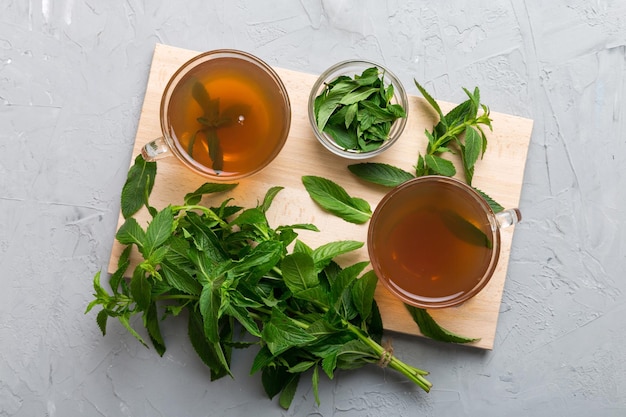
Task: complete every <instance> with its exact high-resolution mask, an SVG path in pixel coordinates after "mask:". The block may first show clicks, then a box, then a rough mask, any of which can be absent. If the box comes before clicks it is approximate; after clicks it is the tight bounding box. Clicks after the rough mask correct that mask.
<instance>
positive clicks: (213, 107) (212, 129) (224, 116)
mask: <svg viewBox="0 0 626 417" xmlns="http://www.w3.org/2000/svg"><path fill="white" fill-rule="evenodd" d="M191 95H192V97H193V98H194V100H195V101H196V102H197V103H198V105H199V106H200V108H201V109H202V111H203V115H202V116H200V117H198V118H197V121H198V123H200V124H201V125H202V128H200V129H198V130H196V132H195V133H194V134H193V135H192V137H191V139H190V140H189V144H188V145H187V153H188V154H189V156H191V157H192V158H193V153H194V147H195V145H196V140H197V138H198V135H201V136H203V137H204V138H205V140H206V149H207V151H208V154H209V157H210V158H211V161H212V168H213V170H215V171H217V172H220V171H222V170H223V169H224V152H223V151H222V144H221V142H220V138H219V135H218V130H219V128H221V127H225V126H230V125H232V124H233V123H235V122H236V121H237V122H240V121H241V120H242V118H243V119H245V115H246V114H247V113H248V112H249V110H250V108H249V106H246V105H243V104H235V105H232V106H229V107H227V108H226V109H224V110H223V111H222V112H220V99H219V98H211V96H210V94H209V92H208V91H207V90H206V88H205V86H204V84H202V83H201V82H199V81H195V82H194V83H193V85H192V87H191Z"/></svg>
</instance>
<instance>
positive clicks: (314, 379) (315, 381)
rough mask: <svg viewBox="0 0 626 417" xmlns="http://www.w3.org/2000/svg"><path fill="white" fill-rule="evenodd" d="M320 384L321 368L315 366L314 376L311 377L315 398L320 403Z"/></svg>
mask: <svg viewBox="0 0 626 417" xmlns="http://www.w3.org/2000/svg"><path fill="white" fill-rule="evenodd" d="M319 384H320V370H319V367H318V366H315V368H313V376H312V377H311V385H312V387H313V397H314V398H315V403H316V404H317V405H318V406H319V405H320V393H319Z"/></svg>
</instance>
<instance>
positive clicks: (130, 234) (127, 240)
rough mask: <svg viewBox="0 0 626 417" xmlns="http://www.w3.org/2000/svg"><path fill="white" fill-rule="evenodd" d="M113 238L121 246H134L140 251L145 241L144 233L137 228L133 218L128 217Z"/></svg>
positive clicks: (137, 225)
mask: <svg viewBox="0 0 626 417" xmlns="http://www.w3.org/2000/svg"><path fill="white" fill-rule="evenodd" d="M115 238H116V239H117V240H118V242H120V243H121V244H122V245H132V244H135V245H137V247H138V248H139V249H140V250H141V249H142V248H143V246H144V243H145V241H146V232H144V230H143V229H142V228H141V226H139V223H137V220H135V218H134V217H129V218H127V219H126V221H125V222H124V224H122V226H121V227H120V228H119V230H118V231H117V233H116V234H115Z"/></svg>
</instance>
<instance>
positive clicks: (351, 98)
mask: <svg viewBox="0 0 626 417" xmlns="http://www.w3.org/2000/svg"><path fill="white" fill-rule="evenodd" d="M377 91H378V89H377V88H371V87H367V86H364V87H359V88H357V89H356V90H353V91H351V92H349V93H348V94H346V95H345V96H343V97H342V98H341V100H339V104H342V105H344V106H349V105H351V104H355V103H358V102H359V101H363V100H365V99H367V98H368V97H369V96H371V95H372V94H374V93H375V92H377Z"/></svg>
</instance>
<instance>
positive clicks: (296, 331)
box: [262, 308, 315, 356]
mask: <svg viewBox="0 0 626 417" xmlns="http://www.w3.org/2000/svg"><path fill="white" fill-rule="evenodd" d="M262 336H263V340H265V343H266V344H267V347H268V349H269V350H270V352H272V354H273V355H274V356H277V355H280V354H281V353H283V352H285V351H286V350H287V349H290V348H292V347H297V346H304V345H306V344H308V343H311V342H313V341H314V340H315V337H314V336H311V335H310V334H309V333H308V332H307V331H306V330H304V329H303V328H302V327H301V325H300V324H299V323H298V322H297V321H296V320H294V319H292V318H290V317H289V316H287V315H286V314H285V313H283V312H282V311H280V310H279V309H277V308H273V309H272V316H271V318H270V321H269V322H268V323H267V324H266V325H265V326H264V327H263V331H262Z"/></svg>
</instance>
